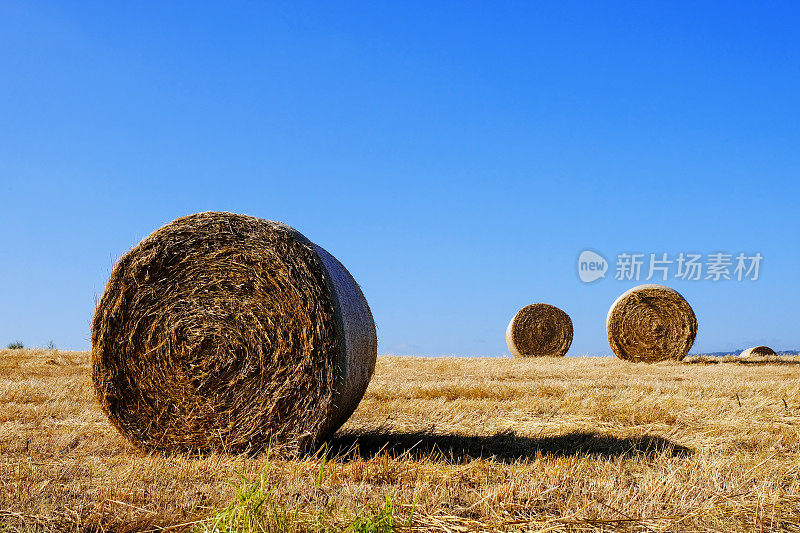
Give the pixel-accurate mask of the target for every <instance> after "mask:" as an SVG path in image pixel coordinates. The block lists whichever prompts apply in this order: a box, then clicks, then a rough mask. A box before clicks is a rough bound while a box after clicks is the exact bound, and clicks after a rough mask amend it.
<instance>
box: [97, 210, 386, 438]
mask: <svg viewBox="0 0 800 533" xmlns="http://www.w3.org/2000/svg"><path fill="white" fill-rule="evenodd" d="M376 351H377V341H376V335H375V324H374V322H373V320H372V314H371V313H370V310H369V306H368V305H367V302H366V300H365V299H364V296H363V295H362V294H361V291H360V289H359V288H358V285H357V284H356V282H355V281H354V280H353V278H352V277H351V276H350V274H349V273H348V272H347V270H346V269H345V268H344V267H343V266H342V265H341V264H340V263H339V262H338V261H336V259H335V258H333V256H331V255H330V254H328V253H327V252H325V250H323V249H322V248H320V247H318V246H316V245H314V244H313V243H311V242H310V241H308V240H307V239H306V238H305V237H304V236H303V235H301V234H300V233H299V232H297V231H296V230H294V229H292V228H290V227H289V226H286V225H284V224H281V223H278V222H270V221H266V220H262V219H259V218H254V217H249V216H244V215H236V214H231V213H199V214H196V215H191V216H187V217H184V218H180V219H177V220H175V221H173V222H171V223H169V224H167V225H166V226H164V227H162V228H161V229H159V230H157V231H155V232H154V233H153V234H151V235H150V236H149V237H147V238H145V239H144V240H143V241H142V242H141V243H139V244H138V245H137V246H136V247H135V248H133V249H132V250H130V251H129V252H128V253H126V254H125V255H124V256H123V257H122V258H121V259H120V261H119V262H118V263H117V265H116V266H115V267H114V269H113V271H112V272H111V276H110V278H109V280H108V284H107V286H106V290H105V293H104V294H103V297H102V299H101V300H100V303H99V304H98V306H97V309H96V311H95V315H94V319H93V322H92V377H93V381H94V386H95V391H96V394H97V397H98V399H99V401H100V404H101V406H102V408H103V410H104V411H105V412H106V414H107V415H108V417H109V418H110V419H111V422H112V423H113V424H114V425H115V426H116V427H117V428H118V429H119V430H120V432H122V434H123V435H125V436H126V437H127V438H128V439H130V440H131V441H132V442H133V443H134V444H136V445H138V446H140V447H142V448H145V449H162V450H173V451H198V452H208V451H258V450H260V449H263V448H264V447H265V446H267V445H269V443H270V442H274V443H276V444H283V443H289V444H297V445H299V446H305V445H309V444H313V443H316V442H318V441H319V440H321V439H324V438H326V437H327V436H329V435H330V434H332V433H333V432H334V431H335V430H336V429H337V428H338V427H339V426H340V425H341V424H342V423H344V421H345V420H347V418H348V417H349V416H350V414H352V412H353V410H354V409H355V407H356V405H357V404H358V402H359V401H360V399H361V397H362V396H363V393H364V390H365V389H366V387H367V384H368V383H369V380H370V378H371V377H372V372H373V370H374V367H375V356H376Z"/></svg>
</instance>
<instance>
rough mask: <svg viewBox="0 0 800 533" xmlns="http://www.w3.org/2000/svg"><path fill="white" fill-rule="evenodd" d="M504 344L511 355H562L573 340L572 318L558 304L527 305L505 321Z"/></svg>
mask: <svg viewBox="0 0 800 533" xmlns="http://www.w3.org/2000/svg"><path fill="white" fill-rule="evenodd" d="M506 344H508V350H509V351H510V352H511V354H512V355H513V356H514V357H562V356H563V355H564V354H566V353H567V350H569V346H570V344H572V320H570V318H569V315H568V314H567V313H565V312H564V311H562V310H561V309H559V308H558V307H554V306H552V305H549V304H541V303H539V304H531V305H527V306H525V307H523V308H522V309H520V310H519V311H517V314H516V315H514V318H512V319H511V322H509V323H508V328H506Z"/></svg>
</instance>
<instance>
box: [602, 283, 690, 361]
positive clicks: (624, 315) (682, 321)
mask: <svg viewBox="0 0 800 533" xmlns="http://www.w3.org/2000/svg"><path fill="white" fill-rule="evenodd" d="M606 330H607V332H608V343H609V345H610V346H611V350H612V351H613V352H614V353H615V354H616V355H617V357H619V358H620V359H625V360H628V361H635V362H656V361H667V360H678V361H679V360H681V359H683V358H684V357H686V354H688V353H689V349H690V348H691V347H692V344H694V339H695V337H696V335H697V318H696V317H695V315H694V311H693V310H692V307H691V306H690V305H689V303H688V302H687V301H686V300H685V299H684V298H683V296H681V295H680V294H679V293H678V292H677V291H676V290H674V289H671V288H669V287H665V286H663V285H639V286H638V287H634V288H632V289H630V290H629V291H626V292H624V293H623V294H622V295H621V296H620V297H619V298H617V299H616V301H615V302H614V303H613V304H612V305H611V308H610V309H609V310H608V316H607V317H606Z"/></svg>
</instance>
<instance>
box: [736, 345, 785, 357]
mask: <svg viewBox="0 0 800 533" xmlns="http://www.w3.org/2000/svg"><path fill="white" fill-rule="evenodd" d="M767 355H777V354H776V353H775V350H773V349H772V348H770V347H769V346H753V347H752V348H748V349H746V350H744V351H743V352H742V353H740V354H739V356H740V357H750V356H762V357H763V356H767Z"/></svg>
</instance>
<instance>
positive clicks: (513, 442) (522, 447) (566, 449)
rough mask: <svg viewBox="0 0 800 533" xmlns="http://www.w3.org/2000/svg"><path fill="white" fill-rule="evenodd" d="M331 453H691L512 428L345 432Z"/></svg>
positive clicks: (645, 441) (516, 456)
mask: <svg viewBox="0 0 800 533" xmlns="http://www.w3.org/2000/svg"><path fill="white" fill-rule="evenodd" d="M328 451H329V453H330V455H333V456H338V457H340V458H342V459H345V460H346V459H351V458H354V457H363V458H365V459H368V458H370V457H374V456H376V455H379V454H382V453H387V454H390V455H392V456H395V457H400V456H404V457H408V458H409V459H413V460H420V459H423V458H430V457H431V456H433V457H434V458H435V457H436V456H439V458H440V460H444V461H448V462H462V461H465V460H468V459H478V458H480V459H489V458H492V457H493V458H495V459H496V460H498V461H501V462H505V463H510V462H514V461H518V460H520V459H532V458H534V457H536V456H537V454H539V453H541V454H542V455H549V456H553V457H575V456H591V457H599V458H615V457H631V456H641V455H645V456H650V455H656V454H662V453H666V454H667V455H669V456H671V457H681V456H689V455H691V454H692V453H694V452H693V451H692V450H691V449H690V448H686V447H685V446H681V445H678V444H675V443H673V442H671V441H669V440H667V439H665V438H662V437H656V436H650V435H643V436H641V437H632V438H618V437H612V436H609V435H601V434H598V433H591V432H579V431H576V432H572V433H567V434H565V435H558V436H553V437H523V436H519V435H517V434H515V433H513V432H503V433H497V434H495V435H487V436H469V435H441V434H435V433H429V432H424V431H421V432H397V431H392V430H375V431H368V432H356V431H351V432H343V433H341V434H338V435H337V436H336V437H334V438H333V440H332V441H331V442H329V443H328Z"/></svg>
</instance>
